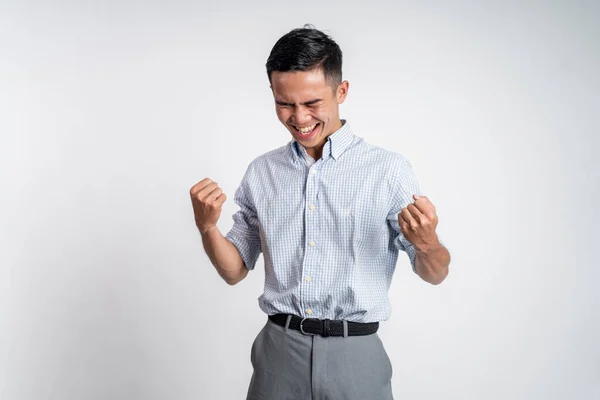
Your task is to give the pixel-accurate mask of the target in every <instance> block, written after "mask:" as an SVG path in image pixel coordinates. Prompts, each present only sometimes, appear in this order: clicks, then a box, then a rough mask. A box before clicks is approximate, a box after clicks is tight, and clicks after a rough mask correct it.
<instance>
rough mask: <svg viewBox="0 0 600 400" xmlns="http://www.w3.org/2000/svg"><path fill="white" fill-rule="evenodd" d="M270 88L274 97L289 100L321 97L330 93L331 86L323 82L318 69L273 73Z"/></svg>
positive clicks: (320, 71)
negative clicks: (327, 92) (326, 92)
mask: <svg viewBox="0 0 600 400" xmlns="http://www.w3.org/2000/svg"><path fill="white" fill-rule="evenodd" d="M271 87H272V89H273V93H274V94H275V96H279V97H282V98H287V99H290V100H291V99H292V98H298V99H301V98H304V97H311V96H315V95H317V94H319V95H322V94H323V93H324V92H325V91H329V92H331V85H330V83H329V82H327V81H326V80H325V76H324V74H323V70H322V69H320V68H317V69H314V70H311V71H290V72H279V71H273V73H272V74H271Z"/></svg>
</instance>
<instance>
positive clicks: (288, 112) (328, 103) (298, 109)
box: [271, 68, 348, 160]
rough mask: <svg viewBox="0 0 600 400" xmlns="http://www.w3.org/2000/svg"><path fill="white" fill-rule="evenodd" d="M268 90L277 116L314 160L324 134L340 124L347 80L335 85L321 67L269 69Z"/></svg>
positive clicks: (334, 129)
mask: <svg viewBox="0 0 600 400" xmlns="http://www.w3.org/2000/svg"><path fill="white" fill-rule="evenodd" d="M271 90H272V91H273V97H274V98H275V109H276V111H277V117H278V118H279V120H280V121H281V123H282V124H283V125H285V127H286V128H287V129H288V130H289V131H290V133H291V134H292V136H293V137H294V139H296V140H297V141H298V142H299V143H300V144H302V145H303V146H304V147H305V148H306V150H307V152H308V154H310V155H311V156H312V157H313V158H314V159H315V160H316V159H317V158H320V157H321V151H322V149H323V145H324V144H325V142H326V141H327V136H329V135H330V134H332V133H333V132H335V131H336V130H338V129H339V128H340V127H341V126H342V125H341V121H340V117H339V107H338V106H339V104H342V103H343V102H344V100H345V99H346V94H347V93H348V81H344V82H342V83H340V84H339V85H338V86H337V87H336V88H334V87H333V86H332V84H331V83H330V82H328V81H326V80H325V76H324V74H323V70H322V69H321V68H317V69H314V70H312V71H295V72H277V71H275V72H273V73H272V74H271Z"/></svg>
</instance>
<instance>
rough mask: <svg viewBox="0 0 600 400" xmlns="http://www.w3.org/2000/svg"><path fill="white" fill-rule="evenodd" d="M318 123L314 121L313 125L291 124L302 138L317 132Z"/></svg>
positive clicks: (309, 136)
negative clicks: (299, 125)
mask: <svg viewBox="0 0 600 400" xmlns="http://www.w3.org/2000/svg"><path fill="white" fill-rule="evenodd" d="M319 125H321V124H320V123H316V124H314V125H310V126H304V127H297V126H294V125H292V127H293V128H294V131H295V133H296V135H298V136H300V137H301V138H303V139H308V138H311V137H312V136H313V135H314V134H315V133H316V132H317V128H318V127H319Z"/></svg>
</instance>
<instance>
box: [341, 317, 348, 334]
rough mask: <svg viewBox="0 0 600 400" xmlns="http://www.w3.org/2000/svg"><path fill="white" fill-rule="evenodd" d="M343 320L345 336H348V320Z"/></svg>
mask: <svg viewBox="0 0 600 400" xmlns="http://www.w3.org/2000/svg"><path fill="white" fill-rule="evenodd" d="M342 322H343V323H344V337H345V338H347V337H348V321H346V320H343V321H342Z"/></svg>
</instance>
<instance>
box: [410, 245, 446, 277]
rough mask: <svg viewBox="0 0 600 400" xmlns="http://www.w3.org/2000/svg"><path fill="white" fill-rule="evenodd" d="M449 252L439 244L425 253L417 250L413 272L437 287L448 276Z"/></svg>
mask: <svg viewBox="0 0 600 400" xmlns="http://www.w3.org/2000/svg"><path fill="white" fill-rule="evenodd" d="M449 264H450V252H449V251H448V249H446V248H445V247H444V246H442V245H441V244H440V245H439V246H438V247H435V248H432V249H431V250H428V251H426V252H421V251H418V250H417V255H416V258H415V270H416V271H417V274H418V275H419V276H420V277H421V279H423V280H424V281H425V282H429V283H431V284H432V285H439V284H440V283H442V281H443V280H444V279H446V276H448V265H449Z"/></svg>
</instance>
